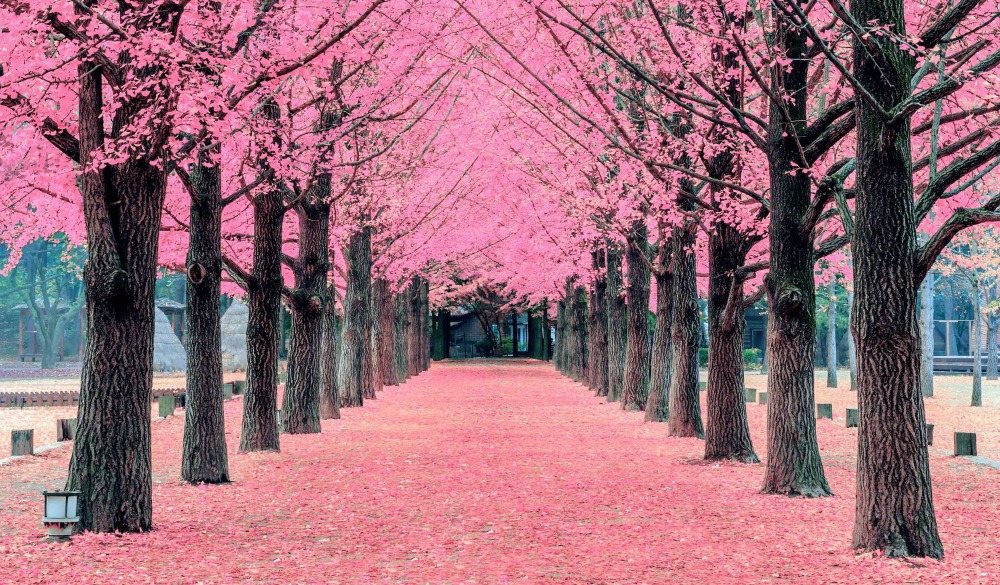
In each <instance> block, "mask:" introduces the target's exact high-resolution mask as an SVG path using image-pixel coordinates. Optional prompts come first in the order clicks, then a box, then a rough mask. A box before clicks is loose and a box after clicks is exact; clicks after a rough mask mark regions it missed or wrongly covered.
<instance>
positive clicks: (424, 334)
mask: <svg viewBox="0 0 1000 585" xmlns="http://www.w3.org/2000/svg"><path fill="white" fill-rule="evenodd" d="M430 317H431V283H430V281H429V280H427V279H426V278H421V279H420V371H421V372H426V371H427V370H429V369H431V336H430V327H428V324H429V323H430Z"/></svg>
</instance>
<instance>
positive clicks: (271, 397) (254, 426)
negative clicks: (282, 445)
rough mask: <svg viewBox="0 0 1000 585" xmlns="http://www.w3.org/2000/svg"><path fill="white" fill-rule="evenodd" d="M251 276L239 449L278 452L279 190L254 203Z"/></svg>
mask: <svg viewBox="0 0 1000 585" xmlns="http://www.w3.org/2000/svg"><path fill="white" fill-rule="evenodd" d="M253 218H254V222H253V234H254V240H253V242H254V245H253V273H252V275H251V278H250V280H249V282H248V283H247V310H248V316H247V388H246V396H244V398H243V428H242V430H241V432H240V451H242V452H249V451H277V450H278V449H279V438H278V421H277V420H276V416H275V415H276V411H277V408H278V352H279V344H280V339H281V289H282V287H283V286H284V284H283V278H282V276H281V248H282V224H283V223H284V218H285V208H284V203H283V202H282V195H281V192H280V191H277V190H274V191H268V192H265V193H262V194H260V195H258V196H257V197H256V198H255V199H254V201H253Z"/></svg>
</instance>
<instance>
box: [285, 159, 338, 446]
mask: <svg viewBox="0 0 1000 585" xmlns="http://www.w3.org/2000/svg"><path fill="white" fill-rule="evenodd" d="M321 180H322V179H320V180H317V181H316V182H315V183H314V188H315V189H324V187H325V191H326V192H327V193H328V192H329V177H326V178H325V180H324V181H322V183H323V184H319V183H320V182H321ZM307 199H308V196H307ZM295 212H296V215H298V220H299V255H298V258H297V259H296V261H295V263H294V267H293V271H294V273H295V290H294V291H293V292H292V295H291V301H290V302H289V303H288V305H289V308H290V309H291V312H292V334H291V343H290V344H289V348H288V382H287V383H286V384H285V395H284V399H283V400H282V403H281V426H282V430H283V431H284V432H286V433H292V434H305V433H318V432H320V424H319V420H320V418H319V396H320V390H321V387H322V383H323V382H322V379H321V377H320V350H321V349H322V346H323V313H324V310H325V308H326V304H327V303H328V302H329V300H328V299H327V298H326V292H327V291H326V277H327V272H328V271H329V269H330V256H329V247H330V204H329V203H327V202H326V198H325V197H324V196H320V197H316V200H315V202H314V201H309V200H307V201H303V202H302V203H300V204H299V205H298V206H297V207H296V208H295Z"/></svg>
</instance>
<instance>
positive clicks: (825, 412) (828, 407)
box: [816, 404, 833, 420]
mask: <svg viewBox="0 0 1000 585" xmlns="http://www.w3.org/2000/svg"><path fill="white" fill-rule="evenodd" d="M816 418H828V419H830V420H833V405H832V404H817V405H816Z"/></svg>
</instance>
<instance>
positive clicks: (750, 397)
mask: <svg viewBox="0 0 1000 585" xmlns="http://www.w3.org/2000/svg"><path fill="white" fill-rule="evenodd" d="M743 400H744V401H746V402H757V389H756V388H744V389H743Z"/></svg>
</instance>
